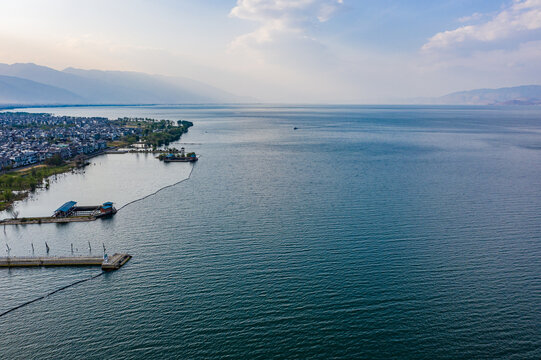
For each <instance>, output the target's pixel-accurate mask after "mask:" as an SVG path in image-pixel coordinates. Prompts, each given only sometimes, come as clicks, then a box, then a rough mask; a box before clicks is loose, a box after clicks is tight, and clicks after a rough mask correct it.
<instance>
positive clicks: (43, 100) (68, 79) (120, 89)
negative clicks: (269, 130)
mask: <svg viewBox="0 0 541 360" xmlns="http://www.w3.org/2000/svg"><path fill="white" fill-rule="evenodd" d="M0 76H2V77H3V78H8V77H9V79H5V80H4V82H3V83H2V85H1V88H0V104H25V105H29V104H41V105H46V104H119V105H121V104H182V103H211V102H241V101H246V99H244V98H241V97H238V96H235V95H233V94H230V93H227V92H226V91H223V90H220V89H217V88H214V87H212V86H210V85H207V84H204V83H201V82H198V81H195V80H191V79H187V78H179V77H166V76H161V75H149V74H144V73H137V72H124V71H100V70H81V69H75V68H67V69H65V70H63V71H58V70H55V69H52V68H49V67H45V66H39V65H36V64H12V65H7V64H0Z"/></svg>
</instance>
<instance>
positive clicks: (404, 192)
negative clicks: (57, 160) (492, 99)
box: [0, 105, 541, 359]
mask: <svg viewBox="0 0 541 360" xmlns="http://www.w3.org/2000/svg"><path fill="white" fill-rule="evenodd" d="M28 111H36V112H53V113H56V114H66V115H87V116H95V115H96V116H107V117H110V118H117V117H122V116H144V117H153V118H159V119H171V120H178V119H183V120H190V121H193V122H194V124H195V126H194V127H193V128H191V129H190V131H189V133H188V134H186V135H185V136H183V138H182V139H181V141H180V143H179V144H178V145H177V146H179V145H181V144H183V145H184V146H185V147H186V148H187V149H188V150H190V151H192V150H193V151H196V152H197V153H198V154H200V156H201V159H200V161H199V162H198V163H196V164H195V165H194V166H193V169H192V165H191V164H169V166H168V167H165V164H163V163H160V162H158V161H157V160H155V159H153V158H152V157H148V156H147V157H145V156H144V155H109V156H103V157H97V158H94V159H93V165H91V166H90V167H89V168H87V170H86V171H85V173H83V174H80V173H77V174H68V175H64V176H62V177H60V178H59V179H57V180H56V182H54V183H53V185H52V186H51V189H50V191H49V192H45V193H40V192H38V193H37V194H36V195H34V196H33V197H32V198H31V199H30V200H28V201H26V202H22V203H19V204H17V208H19V209H20V211H21V213H25V214H34V213H36V212H40V213H41V212H45V211H47V209H50V208H53V209H52V210H54V208H56V206H57V205H59V204H60V203H62V202H64V201H67V200H72V199H73V200H78V199H81V201H82V200H84V202H85V203H86V202H88V201H92V199H94V198H97V199H100V200H99V201H98V202H101V201H102V200H101V199H104V198H105V197H106V199H104V200H103V201H106V200H112V201H116V202H118V203H122V204H123V203H127V202H129V201H131V200H133V199H136V198H139V197H142V196H144V195H147V194H150V193H153V192H154V191H156V190H158V189H159V188H161V187H163V186H167V185H171V184H176V185H174V186H171V187H168V188H165V189H163V190H162V191H159V192H158V193H156V194H155V195H153V196H150V197H147V198H145V199H144V200H141V201H139V202H136V203H133V204H131V205H128V206H126V207H125V208H123V209H122V210H121V211H119V213H118V214H117V215H116V216H114V217H113V218H112V219H109V220H103V221H96V222H92V223H74V224H68V225H62V226H59V225H55V224H43V225H34V226H30V225H26V226H18V227H5V228H2V229H0V250H1V251H2V252H3V253H4V254H3V255H2V256H4V255H5V252H6V250H5V249H6V247H5V244H3V243H7V244H8V245H9V246H10V248H11V249H12V250H11V255H29V254H31V244H34V246H35V252H37V253H39V254H42V253H43V252H44V242H45V241H47V242H48V244H50V245H51V252H52V253H54V254H59V255H68V254H70V253H71V246H70V245H71V244H74V247H75V252H76V253H77V254H81V255H83V254H84V255H86V254H88V253H89V249H88V243H89V242H90V243H91V246H92V251H93V253H98V254H99V253H100V251H102V249H101V246H102V244H104V245H106V247H107V249H108V250H110V251H127V252H129V253H130V254H132V255H133V259H132V260H131V261H130V262H129V263H128V264H127V265H126V266H124V267H123V268H122V269H121V270H119V271H116V272H113V273H108V274H106V275H104V276H101V277H98V278H96V279H93V280H91V281H87V282H85V283H82V284H79V285H77V286H74V287H70V288H68V289H66V290H64V291H61V292H58V293H56V294H54V295H51V296H49V297H46V298H45V299H43V300H40V301H38V302H35V303H32V304H30V305H28V306H26V307H23V308H21V309H18V310H16V311H13V312H11V313H9V314H7V315H6V316H3V317H0V334H1V336H0V358H2V359H4V358H5V359H28V358H38V357H39V358H51V359H72V358H85V359H101V358H104V357H114V358H137V359H162V358H199V359H222V358H232V359H240V358H249V359H258V358H261V359H267V358H277V359H296V358H297V359H306V358H310V359H329V358H340V359H351V358H374V359H376V358H381V359H389V358H400V359H457V358H475V359H539V358H541V108H540V107H400V106H389V107H381V106H379V107H378V106H256V105H254V106H221V105H216V106H195V105H194V106H141V107H83V108H52V109H30V110H28ZM294 127H298V130H294V129H293V128H294ZM114 156H119V157H114ZM172 165H175V166H176V165H178V167H174V166H172ZM162 166H164V167H162ZM190 174H191V175H190ZM188 177H189V178H188ZM104 179H107V181H105V182H104ZM185 179H187V180H185ZM182 180H185V181H182ZM45 215H46V214H45ZM97 273H99V270H98V269H93V268H83V269H67V268H66V269H62V268H58V269H49V268H48V269H11V270H2V271H0V289H1V291H0V313H1V312H3V311H6V310H8V309H10V308H12V307H14V306H17V305H19V304H21V303H24V302H25V301H28V300H31V299H34V298H36V297H39V296H42V295H44V294H46V293H48V292H50V291H53V290H55V289H57V288H60V287H62V286H65V285H67V284H70V283H73V282H75V281H77V280H81V279H85V278H88V277H90V276H92V275H95V274H97Z"/></svg>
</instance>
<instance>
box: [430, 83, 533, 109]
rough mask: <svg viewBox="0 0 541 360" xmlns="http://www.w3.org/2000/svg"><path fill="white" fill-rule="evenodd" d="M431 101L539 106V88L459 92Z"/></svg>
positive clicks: (520, 87)
mask: <svg viewBox="0 0 541 360" xmlns="http://www.w3.org/2000/svg"><path fill="white" fill-rule="evenodd" d="M432 100H433V103H436V104H450V105H454V104H456V105H536V104H541V86H539V85H526V86H516V87H506V88H500V89H476V90H470V91H460V92H455V93H451V94H448V95H445V96H442V97H439V98H434V99H432Z"/></svg>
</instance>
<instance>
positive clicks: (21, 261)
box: [0, 254, 131, 271]
mask: <svg viewBox="0 0 541 360" xmlns="http://www.w3.org/2000/svg"><path fill="white" fill-rule="evenodd" d="M130 259H131V255H129V254H114V255H113V256H111V257H109V258H108V261H105V260H104V259H103V257H101V256H71V257H62V256H59V257H54V256H52V257H51V256H40V257H1V258H0V267H7V268H12V267H41V266H101V268H102V270H105V271H109V270H118V269H120V267H121V266H122V265H124V264H125V263H127V262H128V261H129V260H130Z"/></svg>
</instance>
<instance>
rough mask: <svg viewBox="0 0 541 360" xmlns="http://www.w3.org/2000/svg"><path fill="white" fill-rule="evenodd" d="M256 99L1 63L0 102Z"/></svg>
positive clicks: (170, 83) (115, 75) (171, 80)
mask: <svg viewBox="0 0 541 360" xmlns="http://www.w3.org/2000/svg"><path fill="white" fill-rule="evenodd" d="M254 101H256V100H255V99H252V98H248V97H241V96H236V95H233V94H230V93H228V92H226V91H224V90H220V89H217V88H215V87H213V86H210V85H207V84H204V83H202V82H198V81H195V80H191V79H188V78H180V77H167V76H162V75H149V74H145V73H138V72H128V71H101V70H81V69H76V68H67V69H64V70H62V71H59V70H55V69H52V68H49V67H46V66H40V65H36V64H32V63H29V64H20V63H17V64H12V65H8V64H0V105H94V104H95V105H131V104H186V103H240V102H254ZM405 102H406V103H409V104H440V105H541V86H539V85H528V86H517V87H508V88H500V89H477V90H470V91H461V92H455V93H451V94H448V95H445V96H441V97H434V98H417V99H411V100H407V101H405Z"/></svg>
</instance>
